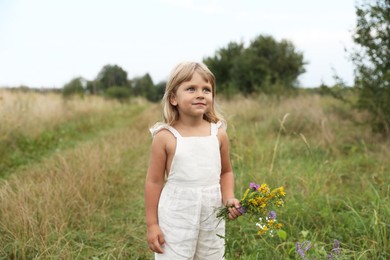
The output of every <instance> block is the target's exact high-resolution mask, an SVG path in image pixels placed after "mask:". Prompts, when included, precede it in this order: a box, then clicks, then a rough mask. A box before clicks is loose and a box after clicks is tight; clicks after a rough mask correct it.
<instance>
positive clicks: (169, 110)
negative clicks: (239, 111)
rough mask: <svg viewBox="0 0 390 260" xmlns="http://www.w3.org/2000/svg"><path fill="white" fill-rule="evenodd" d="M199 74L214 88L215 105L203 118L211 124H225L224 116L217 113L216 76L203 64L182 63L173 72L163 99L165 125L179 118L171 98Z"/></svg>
mask: <svg viewBox="0 0 390 260" xmlns="http://www.w3.org/2000/svg"><path fill="white" fill-rule="evenodd" d="M195 72H197V73H199V75H200V76H201V77H203V79H204V80H205V81H207V82H208V83H210V85H211V87H212V95H213V104H212V105H211V108H210V111H208V112H206V113H205V114H204V115H203V118H204V119H205V120H206V121H208V122H210V123H217V122H218V121H223V122H225V120H224V118H223V116H222V115H221V114H220V113H219V112H218V111H217V108H216V104H215V94H216V85H215V76H214V74H213V73H212V72H211V71H210V70H209V68H207V66H206V65H205V64H203V63H198V62H188V61H187V62H182V63H179V64H178V65H177V66H176V67H175V68H174V69H173V70H172V72H171V74H170V77H169V79H168V82H167V85H166V87H165V93H164V96H163V98H162V106H163V123H165V124H168V125H172V124H174V123H175V122H176V121H177V120H178V118H179V112H178V111H177V108H176V106H173V105H172V104H171V102H170V99H171V97H173V95H175V94H176V91H177V89H178V88H179V86H180V85H181V84H182V83H183V82H186V81H189V80H191V78H192V75H193V74H194V73H195Z"/></svg>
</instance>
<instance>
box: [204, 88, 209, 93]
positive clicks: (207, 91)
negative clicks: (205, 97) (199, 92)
mask: <svg viewBox="0 0 390 260" xmlns="http://www.w3.org/2000/svg"><path fill="white" fill-rule="evenodd" d="M203 92H204V93H211V89H209V88H204V89H203Z"/></svg>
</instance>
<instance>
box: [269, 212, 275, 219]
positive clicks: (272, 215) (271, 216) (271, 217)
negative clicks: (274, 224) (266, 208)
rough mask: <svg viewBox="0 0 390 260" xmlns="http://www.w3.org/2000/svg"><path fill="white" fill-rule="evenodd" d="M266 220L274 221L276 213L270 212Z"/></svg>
mask: <svg viewBox="0 0 390 260" xmlns="http://www.w3.org/2000/svg"><path fill="white" fill-rule="evenodd" d="M268 218H269V219H276V212H275V211H270V213H268Z"/></svg>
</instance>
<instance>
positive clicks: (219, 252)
mask: <svg viewBox="0 0 390 260" xmlns="http://www.w3.org/2000/svg"><path fill="white" fill-rule="evenodd" d="M215 88H216V87H215V77H214V75H213V74H212V72H211V71H210V70H209V69H208V68H207V67H206V65H204V64H201V63H196V62H183V63H180V64H179V65H177V66H176V67H175V68H174V70H173V71H172V73H171V75H170V78H169V80H168V82H167V85H166V89H165V94H164V97H163V100H162V103H163V122H160V123H157V124H156V125H155V126H153V127H152V128H151V129H150V131H151V133H152V135H153V142H152V148H151V157H150V162H149V168H148V173H147V176H146V183H145V207H146V224H147V241H148V245H149V248H150V249H151V250H152V251H154V252H155V253H156V254H155V259H169V260H172V259H173V260H176V259H208V260H212V259H218V260H219V259H223V255H224V251H225V249H224V240H223V239H222V238H220V237H219V236H218V235H221V236H224V234H225V223H224V221H222V222H220V223H219V221H220V220H219V219H217V218H216V209H217V208H219V207H221V206H222V205H227V206H230V208H229V216H228V217H229V219H231V220H233V219H235V218H237V217H238V216H239V215H240V212H239V211H238V208H239V207H240V204H239V201H238V200H237V199H236V198H235V196H234V175H233V171H232V166H231V163H230V158H229V143H228V136H227V134H226V131H225V128H226V125H225V123H224V121H223V118H222V117H221V116H220V115H219V114H218V113H217V112H216V109H215V103H214V98H215V92H216V90H215ZM165 174H166V175H167V180H166V184H165V186H164V181H165Z"/></svg>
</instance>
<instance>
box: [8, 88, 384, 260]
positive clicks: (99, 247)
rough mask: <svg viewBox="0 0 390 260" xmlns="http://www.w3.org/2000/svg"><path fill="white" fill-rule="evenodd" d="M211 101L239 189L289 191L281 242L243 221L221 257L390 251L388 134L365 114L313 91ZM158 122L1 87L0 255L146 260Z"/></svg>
mask: <svg viewBox="0 0 390 260" xmlns="http://www.w3.org/2000/svg"><path fill="white" fill-rule="evenodd" d="M218 104H219V106H220V108H221V110H222V112H223V114H224V115H225V117H226V119H227V122H228V134H229V138H230V145H231V161H232V165H233V168H234V172H235V175H236V196H237V197H241V196H242V194H243V192H244V191H245V189H246V188H247V187H248V185H249V183H250V182H259V183H261V182H266V183H268V184H269V185H270V186H272V187H275V186H284V187H285V191H286V193H287V195H286V203H285V205H284V207H282V208H280V210H278V213H277V214H278V216H277V218H278V221H279V222H281V223H282V224H283V228H282V229H283V230H284V231H285V232H286V237H279V236H274V237H269V236H259V235H257V228H256V226H255V221H254V222H253V221H249V220H248V218H246V217H245V216H243V217H240V218H239V219H238V220H237V221H232V222H228V223H227V233H226V238H225V239H226V258H227V259H304V258H305V259H329V258H331V259H389V258H390V241H389V239H390V160H389V158H390V141H389V140H384V139H382V138H381V137H380V136H377V135H375V134H373V133H371V131H370V127H369V126H368V125H366V124H365V123H364V122H365V118H366V117H367V114H365V113H364V112H358V111H356V110H353V109H351V108H350V107H349V106H348V105H346V104H344V103H342V102H341V101H339V100H336V99H333V98H332V97H329V96H319V95H315V94H301V95H297V96H292V97H285V98H274V97H270V96H261V95H260V96H256V97H250V98H244V97H240V96H237V97H235V98H231V99H229V100H223V99H221V100H218ZM159 119H160V106H159V104H152V103H148V102H146V101H144V100H141V99H137V100H131V101H130V102H128V103H118V102H116V101H113V100H106V99H104V98H101V97H94V96H85V97H84V98H72V99H63V98H62V97H61V96H60V95H59V94H50V93H49V94H48V93H46V94H43V93H35V92H15V91H13V92H11V91H8V90H1V89H0V156H1V157H0V259H152V258H153V255H152V253H151V252H150V251H149V249H148V247H147V243H146V234H145V231H146V228H145V218H144V201H143V185H144V179H145V174H146V170H147V166H148V160H149V151H150V144H151V136H150V134H149V132H148V128H149V127H150V126H151V125H153V124H154V123H155V122H156V121H157V120H159ZM335 240H337V241H338V243H339V246H338V247H337V248H336V249H337V250H335ZM309 241H310V248H309V247H307V248H306V246H307V245H308V244H309ZM297 243H298V244H297ZM296 246H298V249H299V248H301V251H303V253H304V254H305V257H303V256H301V255H300V254H299V253H298V252H297V248H296ZM306 249H307V250H306Z"/></svg>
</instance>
